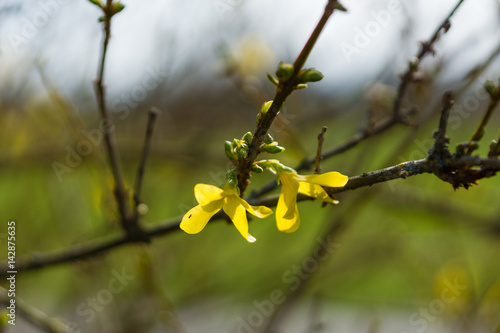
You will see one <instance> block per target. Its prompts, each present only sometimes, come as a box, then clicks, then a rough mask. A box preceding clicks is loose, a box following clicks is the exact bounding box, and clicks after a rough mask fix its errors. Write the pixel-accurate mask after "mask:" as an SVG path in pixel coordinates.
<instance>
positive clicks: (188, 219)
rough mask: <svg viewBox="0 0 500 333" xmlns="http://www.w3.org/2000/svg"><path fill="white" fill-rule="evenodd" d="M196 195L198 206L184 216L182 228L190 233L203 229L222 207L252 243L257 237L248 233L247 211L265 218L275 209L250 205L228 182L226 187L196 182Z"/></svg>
mask: <svg viewBox="0 0 500 333" xmlns="http://www.w3.org/2000/svg"><path fill="white" fill-rule="evenodd" d="M194 196H195V197H196V201H197V202H198V203H199V205H198V206H196V207H194V208H192V209H191V210H189V211H188V212H187V213H186V215H184V217H183V218H182V222H181V225H180V227H181V229H182V230H184V231H185V232H187V233H188V234H196V233H198V232H200V231H201V230H203V228H205V226H206V225H207V223H208V221H209V220H210V218H211V217H212V216H214V215H215V214H216V213H217V212H218V211H219V210H220V209H221V208H222V209H224V212H225V213H226V214H227V215H228V216H229V218H230V219H231V220H232V221H233V223H234V226H235V227H236V229H238V231H239V232H240V234H241V235H242V236H243V237H245V239H246V240H247V241H249V242H251V243H253V242H255V238H254V237H252V235H250V234H249V233H248V220H247V215H246V212H247V211H248V212H249V213H250V214H252V215H255V216H257V217H258V218H261V219H262V218H265V217H267V216H269V215H271V214H272V213H273V211H272V210H271V209H269V208H267V207H264V206H258V207H255V206H250V205H249V204H248V202H246V201H245V200H243V199H242V198H240V197H239V195H238V191H237V189H236V188H235V187H232V186H231V185H229V183H226V185H225V186H224V188H219V187H217V186H213V185H207V184H196V186H195V187H194Z"/></svg>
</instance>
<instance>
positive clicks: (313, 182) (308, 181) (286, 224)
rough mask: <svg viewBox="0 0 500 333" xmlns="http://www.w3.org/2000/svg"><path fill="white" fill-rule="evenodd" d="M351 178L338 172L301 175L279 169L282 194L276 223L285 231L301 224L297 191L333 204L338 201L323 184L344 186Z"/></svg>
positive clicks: (277, 209) (294, 228)
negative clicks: (331, 196) (327, 191)
mask: <svg viewBox="0 0 500 333" xmlns="http://www.w3.org/2000/svg"><path fill="white" fill-rule="evenodd" d="M348 180H349V178H348V177H347V176H344V175H342V174H340V173H338V172H327V173H324V174H321V175H309V176H301V175H299V174H297V173H296V172H295V171H285V170H281V171H279V181H280V182H281V194H280V197H279V199H278V206H277V208H276V223H277V225H278V229H279V230H280V231H283V232H294V231H295V230H297V228H298V227H299V224H300V216H299V210H298V209H297V193H302V194H305V195H308V196H310V197H313V198H317V199H320V200H323V201H326V202H330V203H333V204H336V203H338V201H336V200H333V199H332V198H330V196H329V195H328V193H326V192H325V190H324V189H323V188H322V187H321V186H329V187H342V186H344V185H345V184H346V183H347V181H348Z"/></svg>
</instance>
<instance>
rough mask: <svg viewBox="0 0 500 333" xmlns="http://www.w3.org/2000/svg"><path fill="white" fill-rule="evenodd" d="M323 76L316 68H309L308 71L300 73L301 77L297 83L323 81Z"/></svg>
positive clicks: (299, 76)
mask: <svg viewBox="0 0 500 333" xmlns="http://www.w3.org/2000/svg"><path fill="white" fill-rule="evenodd" d="M323 77H324V76H323V74H321V72H320V71H317V70H316V69H314V68H308V69H302V70H301V71H300V72H299V75H298V77H297V81H298V82H300V83H307V82H318V81H321V79H323Z"/></svg>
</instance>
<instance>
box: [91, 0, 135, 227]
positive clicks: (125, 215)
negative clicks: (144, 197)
mask: <svg viewBox="0 0 500 333" xmlns="http://www.w3.org/2000/svg"><path fill="white" fill-rule="evenodd" d="M111 5H112V0H107V3H106V6H105V7H103V8H102V9H103V13H104V22H103V30H104V37H103V42H102V50H101V57H100V61H99V66H98V69H97V78H96V79H95V80H94V90H95V95H96V99H97V104H98V107H99V111H100V113H101V118H102V120H103V121H104V123H105V124H106V129H105V130H104V142H105V144H106V150H107V152H108V159H109V163H110V166H111V171H112V173H113V177H114V180H115V188H114V194H115V198H116V202H117V204H118V211H119V213H120V217H121V218H120V222H121V224H122V227H123V228H124V230H125V231H126V232H127V233H131V231H132V230H134V229H135V228H133V227H132V225H133V224H135V222H134V221H133V220H132V219H131V218H130V212H129V205H128V200H127V194H126V193H127V192H126V190H125V182H124V178H123V172H122V167H121V161H120V155H119V153H118V148H117V144H116V137H115V133H114V124H113V120H112V118H111V115H110V114H109V111H108V109H107V106H106V94H105V89H104V84H103V81H104V67H105V62H106V53H107V50H108V44H109V39H110V37H111V18H112V17H113V13H112V9H111V8H112V7H111Z"/></svg>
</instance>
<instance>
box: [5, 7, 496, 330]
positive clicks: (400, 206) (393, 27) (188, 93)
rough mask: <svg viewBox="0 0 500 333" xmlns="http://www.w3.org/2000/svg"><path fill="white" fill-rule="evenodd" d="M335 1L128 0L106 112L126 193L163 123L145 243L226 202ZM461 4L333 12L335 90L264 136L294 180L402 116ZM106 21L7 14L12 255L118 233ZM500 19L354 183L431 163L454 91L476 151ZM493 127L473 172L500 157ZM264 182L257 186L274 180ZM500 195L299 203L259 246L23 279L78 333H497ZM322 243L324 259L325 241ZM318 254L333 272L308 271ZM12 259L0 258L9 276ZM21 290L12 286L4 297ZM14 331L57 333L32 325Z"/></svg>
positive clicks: (254, 225)
mask: <svg viewBox="0 0 500 333" xmlns="http://www.w3.org/2000/svg"><path fill="white" fill-rule="evenodd" d="M325 3H326V2H325V1H291V0H288V1H284V0H279V1H273V2H266V1H261V0H256V1H249V0H210V1H205V2H196V1H192V2H185V1H179V0H170V1H167V0H164V1H158V0H155V1H153V0H150V1H147V2H144V1H138V0H125V1H124V4H125V5H126V8H125V9H124V11H123V12H121V13H120V14H118V15H117V16H116V17H115V18H114V19H113V26H112V38H111V41H110V46H109V53H108V58H107V63H106V69H105V84H106V89H107V102H108V106H109V109H110V110H111V111H112V112H113V117H114V120H115V132H116V135H117V138H118V142H119V151H120V154H121V157H122V160H123V165H124V171H125V176H126V179H127V183H128V185H129V186H131V185H132V184H133V181H134V175H135V170H136V168H137V164H138V161H139V157H140V154H141V149H142V145H143V138H144V133H145V127H146V122H147V111H148V110H149V108H150V107H151V106H156V107H158V108H159V109H160V110H161V111H162V112H161V114H160V116H159V119H158V124H157V128H156V131H155V133H154V136H153V143H152V148H151V154H150V158H149V160H148V162H147V166H146V176H145V179H144V189H143V200H144V202H145V203H146V205H147V207H148V210H147V214H145V215H144V216H143V223H144V225H146V226H152V225H156V224H157V223H159V222H161V221H165V220H168V219H169V218H173V217H179V216H182V215H183V214H184V213H185V212H186V211H187V210H189V209H190V208H191V207H193V206H194V205H195V204H196V202H195V200H194V195H193V187H194V185H195V184H197V183H208V184H214V185H219V184H220V183H221V182H222V181H223V179H224V178H223V177H224V173H225V171H226V168H227V167H228V161H227V159H226V157H225V155H224V151H223V142H224V140H232V139H233V138H240V137H241V136H242V135H243V134H244V133H245V132H247V131H254V129H255V117H256V115H257V113H258V111H259V110H260V106H261V105H262V103H263V102H265V101H267V100H270V99H272V98H273V94H274V89H273V86H272V85H271V84H270V83H269V81H267V79H266V72H269V73H274V71H275V70H276V67H277V64H278V62H279V61H281V60H283V61H285V62H293V60H294V59H295V58H296V56H297V55H298V53H299V52H300V50H301V48H302V46H303V45H304V43H305V42H306V40H307V38H308V37H309V35H310V33H311V32H312V30H313V28H314V27H315V25H316V23H317V21H318V20H319V18H320V16H321V14H322V12H323V8H324V5H325ZM456 3H457V1H451V0H450V1H448V0H446V1H444V0H443V1H439V2H436V1H430V0H421V1H404V2H403V1H394V0H390V1H385V0H380V1H355V0H351V1H349V0H347V1H345V2H344V3H343V5H344V6H345V7H347V9H348V12H347V13H343V12H335V13H334V15H333V16H332V18H331V19H330V21H329V22H328V24H327V26H326V28H325V30H324V32H323V33H322V35H321V37H320V39H319V41H318V43H317V45H316V47H315V48H314V50H313V51H312V54H311V56H310V58H309V59H308V61H307V63H306V66H307V67H315V68H317V69H318V70H320V71H321V72H322V73H323V74H324V75H325V78H324V79H323V80H322V81H321V82H319V83H314V84H310V85H309V88H308V89H306V90H300V91H297V92H295V93H294V94H293V95H292V96H291V97H289V99H288V100H287V103H286V105H285V108H284V110H283V111H282V112H281V114H280V115H279V117H278V118H277V120H276V122H275V124H274V126H273V128H272V129H271V133H272V135H273V137H274V138H275V139H276V140H278V141H279V142H280V144H281V145H282V146H285V147H286V149H287V150H286V151H285V152H284V153H282V154H280V156H279V158H280V160H281V161H282V162H283V163H285V164H287V165H290V166H295V165H297V164H298V163H300V161H302V160H303V159H304V158H306V157H311V156H314V154H315V152H316V146H317V134H318V133H319V132H320V130H321V128H322V126H327V127H328V131H327V132H326V135H325V143H324V148H325V149H327V148H330V147H334V146H336V145H338V144H340V143H342V142H344V141H345V140H347V139H349V138H350V137H352V136H353V135H355V134H356V133H358V131H359V130H361V129H363V128H366V126H369V125H370V124H371V123H372V122H374V121H377V120H380V119H384V117H386V116H387V115H389V114H390V112H391V108H392V104H393V101H394V97H395V96H396V93H397V86H398V83H399V75H400V74H401V73H402V72H404V71H405V69H406V67H407V65H408V61H409V59H411V58H412V57H414V56H415V55H416V54H417V53H418V51H419V49H420V42H421V41H424V40H427V39H428V38H429V37H430V36H431V35H432V34H433V32H434V31H435V30H436V28H437V27H438V26H439V25H440V24H441V22H442V21H443V19H444V18H445V17H446V16H447V15H448V14H449V12H450V11H451V10H452V9H453V7H454V6H455V5H456ZM99 16H100V12H99V10H98V8H97V7H96V6H94V5H92V4H90V3H89V2H88V1H84V0H79V1H71V2H70V1H63V0H40V1H38V0H37V1H35V0H2V2H1V3H0V129H1V130H0V135H1V140H0V151H1V154H0V179H2V182H1V183H2V185H1V187H0V211H1V212H2V214H1V216H2V220H3V221H4V222H5V226H4V227H2V229H0V232H1V233H0V239H1V241H2V244H5V238H6V230H7V226H6V222H7V221H10V220H14V221H16V224H17V255H18V257H19V256H21V255H27V254H30V253H33V252H42V253H43V252H47V251H53V250H61V249H64V248H66V247H68V246H71V245H74V244H77V243H82V242H86V241H89V240H93V239H96V238H100V237H105V236H109V235H115V234H117V233H119V232H120V227H119V225H118V224H117V223H116V221H117V215H116V205H115V202H114V198H113V194H112V185H113V181H112V177H111V174H110V172H109V169H108V167H107V159H106V155H105V151H104V145H102V144H101V142H102V140H98V137H99V136H98V134H97V133H99V128H100V122H99V117H98V110H97V106H96V102H95V96H94V92H93V87H92V80H93V79H94V78H95V76H96V72H97V64H98V57H99V50H100V44H101V38H102V34H101V26H100V24H99V23H98V22H97V19H98V17H99ZM499 27H500V2H499V1H498V0H475V1H472V0H469V1H464V3H463V5H462V6H461V7H460V8H459V10H458V11H457V13H456V14H455V16H453V18H452V19H451V28H450V30H449V31H448V33H447V34H445V35H443V36H442V37H441V38H440V39H439V40H438V41H437V43H436V44H435V47H434V48H435V55H434V56H428V57H426V58H425V59H424V61H423V62H422V63H421V67H420V71H419V72H418V75H417V80H415V82H413V83H412V84H411V85H410V88H409V90H408V93H407V94H406V95H405V98H404V100H403V106H404V108H405V109H407V110H410V109H411V110H414V112H413V113H412V116H411V118H410V121H411V122H413V123H414V124H415V126H406V125H397V126H394V127H393V128H391V129H389V130H387V131H385V132H384V133H382V134H380V135H376V136H373V137H371V138H369V139H368V140H366V141H364V142H362V143H360V144H359V145H357V146H356V147H354V148H353V149H350V150H348V151H347V152H345V153H342V154H340V155H337V156H335V157H333V158H330V159H326V160H324V161H323V163H322V170H323V172H327V171H339V172H341V173H343V174H345V175H349V176H354V175H357V174H361V173H363V172H368V171H373V170H377V169H381V168H384V167H387V166H391V165H394V164H397V163H400V162H403V161H407V160H412V159H419V158H424V157H426V156H427V150H428V149H429V148H431V146H432V143H433V141H432V133H433V131H434V129H435V128H436V126H437V123H438V119H439V111H440V104H441V99H442V95H443V93H444V92H445V91H447V90H452V91H453V92H454V93H455V95H456V103H455V108H454V111H453V112H452V115H451V118H450V124H449V132H448V135H449V137H450V138H451V147H454V146H455V145H456V144H458V143H461V142H465V141H468V140H469V139H470V137H471V135H472V133H473V131H474V130H475V128H476V126H477V124H478V122H479V121H480V119H481V117H482V114H483V113H484V111H485V110H486V106H487V103H488V101H489V99H488V96H487V94H486V93H485V92H484V89H483V88H482V86H483V84H484V82H485V81H486V80H493V81H495V82H497V81H498V78H499V77H500V60H499V57H498V54H499V53H500V41H499V39H498V31H499ZM499 124H500V118H499V115H498V114H496V115H494V116H493V118H492V119H491V121H490V124H489V126H488V127H487V129H486V134H485V138H484V139H483V140H484V142H482V144H481V146H480V149H479V151H478V153H479V154H481V155H482V156H484V155H485V154H486V153H487V151H488V146H489V142H490V141H491V140H492V139H498V135H499V133H500V130H499V129H500V126H499ZM273 179H274V178H273V175H271V174H267V173H264V174H262V175H259V176H258V177H257V176H254V177H253V178H252V186H251V187H250V188H249V191H248V193H250V192H251V191H252V190H256V189H259V187H260V186H262V185H264V184H266V183H268V182H269V181H272V180H273ZM499 196H500V180H499V179H498V177H494V178H491V179H484V180H482V181H481V182H480V183H479V186H473V187H471V188H470V189H469V190H464V189H459V190H456V191H454V190H453V188H452V187H451V186H450V185H449V184H447V183H444V182H442V181H441V180H439V179H438V178H437V177H435V176H433V175H419V176H417V177H411V178H409V179H406V180H402V179H400V180H394V181H391V182H386V183H382V184H378V185H376V186H373V187H370V188H361V189H357V190H355V191H351V192H345V193H342V194H340V195H338V199H339V200H340V204H339V205H337V206H326V207H322V205H321V203H320V202H317V201H311V202H309V201H308V202H302V203H300V205H299V210H300V214H301V218H302V223H301V226H300V228H299V229H298V230H297V231H296V232H295V233H292V234H284V233H280V232H279V231H278V230H277V229H276V226H275V221H274V217H273V216H271V217H269V218H267V219H264V220H252V221H251V222H250V233H251V234H252V235H253V236H255V237H256V238H257V242H256V243H254V244H249V243H247V242H245V241H244V240H243V239H242V238H241V236H239V234H238V232H237V231H236V229H235V228H234V227H233V226H232V225H229V224H227V223H225V222H221V221H214V222H213V223H210V224H209V225H208V226H207V227H206V228H205V230H203V231H202V232H201V233H200V234H197V235H188V234H185V233H184V232H182V231H181V230H180V229H179V231H178V232H173V233H170V234H168V235H165V236H163V237H158V238H155V239H154V240H153V241H152V243H151V244H150V245H149V246H143V245H128V246H123V247H120V248H117V249H114V250H113V251H110V252H109V253H108V254H106V255H101V256H98V257H95V258H91V259H88V260H85V261H81V262H75V263H69V264H64V265H60V266H55V267H48V268H44V269H42V270H37V271H31V272H26V273H21V274H19V275H18V280H17V291H18V292H17V297H19V298H22V299H23V300H24V301H25V302H26V303H27V304H29V305H30V306H33V307H35V308H37V309H39V310H41V311H43V312H44V313H46V314H48V315H49V316H51V317H57V318H60V319H61V320H63V321H64V322H66V323H68V325H69V326H70V327H71V331H72V332H110V333H111V332H113V333H114V332H117V333H118V332H120V333H121V332H237V333H239V332H245V333H248V332H290V333H295V332H397V333H403V332H408V333H410V332H472V331H474V332H500V280H499V278H498V276H499V273H500V267H499V265H498V251H499V250H500V245H499V242H498V239H499V238H498V236H499V233H500V224H499V222H500V221H499V218H500V207H499V205H498V198H499ZM328 242H331V244H330V245H325V244H328ZM320 248H321V249H323V250H321V251H325V252H324V256H321V257H318V256H317V255H315V253H317V252H318V249H320ZM5 257H6V250H2V251H1V254H0V258H2V260H3V259H5ZM5 285H6V284H5V283H4V282H3V281H2V286H5ZM1 330H4V331H6V332H40V331H43V330H41V329H39V328H36V327H34V326H33V325H31V324H30V323H28V322H27V321H26V320H25V319H23V318H22V316H19V318H18V324H17V325H16V326H15V327H11V326H9V325H7V327H3V328H2V329H1Z"/></svg>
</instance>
